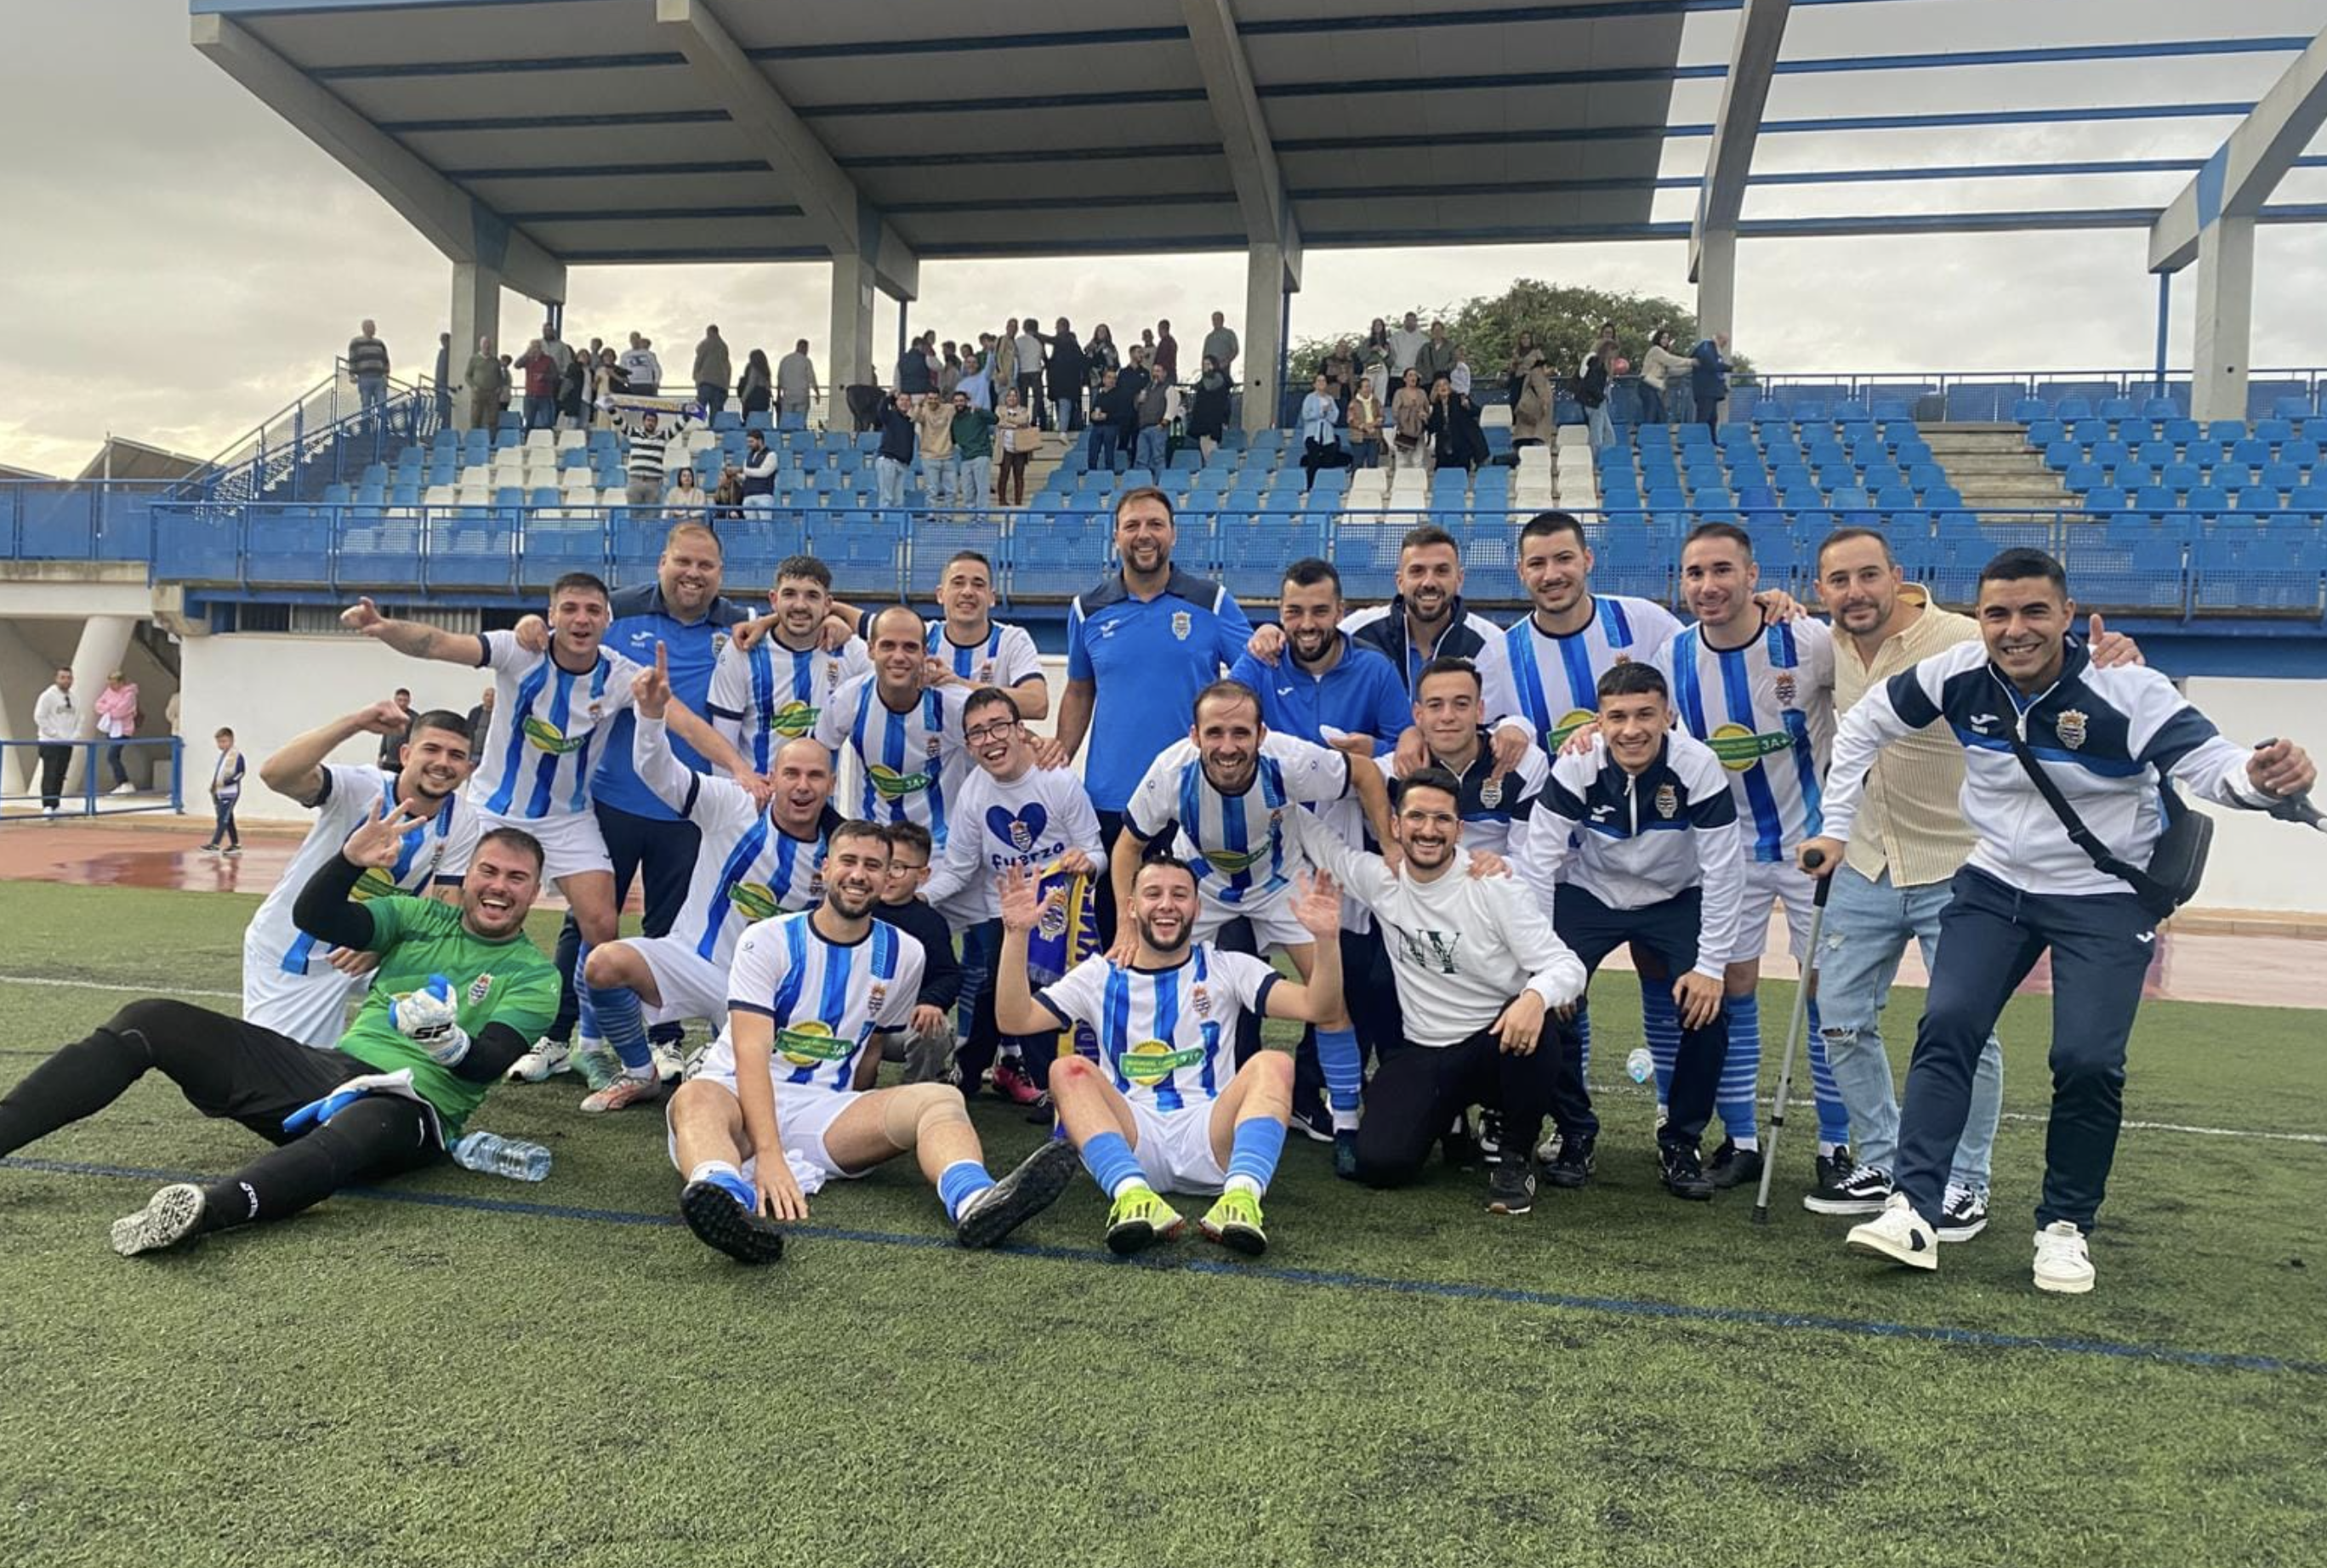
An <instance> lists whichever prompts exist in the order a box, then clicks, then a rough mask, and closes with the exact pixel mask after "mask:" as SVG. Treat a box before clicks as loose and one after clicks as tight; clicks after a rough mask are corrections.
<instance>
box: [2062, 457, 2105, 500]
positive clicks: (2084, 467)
mask: <svg viewBox="0 0 2327 1568" xmlns="http://www.w3.org/2000/svg"><path fill="white" fill-rule="evenodd" d="M2103 477H2104V476H2103V474H2102V471H2101V465H2100V464H2099V463H2097V462H2072V463H2070V465H2069V466H2068V468H2067V469H2066V470H2065V471H2063V472H2062V474H2061V483H2062V484H2063V485H2065V486H2066V487H2067V488H2068V490H2069V493H2070V494H2071V495H2081V494H2082V493H2084V492H2085V491H2087V490H2091V489H2092V488H2093V487H2094V486H2096V485H2098V484H2099V483H2100V482H2101V481H2102V478H2103Z"/></svg>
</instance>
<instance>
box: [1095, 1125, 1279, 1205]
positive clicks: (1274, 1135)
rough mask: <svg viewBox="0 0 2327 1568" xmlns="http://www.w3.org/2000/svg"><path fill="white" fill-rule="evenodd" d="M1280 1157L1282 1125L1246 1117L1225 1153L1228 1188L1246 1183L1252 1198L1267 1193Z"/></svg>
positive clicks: (1238, 1126)
mask: <svg viewBox="0 0 2327 1568" xmlns="http://www.w3.org/2000/svg"><path fill="white" fill-rule="evenodd" d="M1126 1152H1127V1151H1126ZM1282 1153H1285V1124H1284V1123H1283V1122H1280V1121H1278V1120H1277V1119H1276V1117H1274V1116H1247V1117H1246V1118H1245V1119H1244V1120H1243V1121H1241V1122H1238V1124H1237V1125H1236V1142H1235V1143H1234V1144H1232V1145H1231V1146H1230V1147H1229V1181H1228V1184H1229V1186H1231V1187H1233V1186H1235V1185H1236V1184H1237V1183H1238V1182H1239V1181H1247V1182H1250V1183H1251V1184H1252V1190H1253V1193H1254V1195H1255V1196H1256V1197H1257V1196H1258V1195H1259V1194H1261V1193H1263V1192H1266V1191H1267V1190H1268V1180H1269V1178H1270V1177H1272V1176H1274V1175H1276V1160H1277V1156H1278V1155H1280V1154H1282Z"/></svg>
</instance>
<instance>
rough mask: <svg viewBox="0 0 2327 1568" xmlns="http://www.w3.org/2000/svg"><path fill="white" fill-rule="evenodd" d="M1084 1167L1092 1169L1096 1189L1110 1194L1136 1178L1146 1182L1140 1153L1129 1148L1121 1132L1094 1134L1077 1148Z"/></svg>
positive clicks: (1118, 1192)
mask: <svg viewBox="0 0 2327 1568" xmlns="http://www.w3.org/2000/svg"><path fill="white" fill-rule="evenodd" d="M1080 1153H1081V1154H1082V1157H1083V1169H1084V1170H1086V1171H1089V1172H1090V1173H1091V1180H1092V1181H1096V1182H1098V1190H1100V1191H1101V1192H1104V1193H1106V1194H1107V1196H1108V1197H1109V1198H1113V1197H1116V1196H1117V1195H1118V1194H1120V1193H1121V1192H1122V1190H1124V1188H1126V1187H1127V1186H1130V1185H1132V1184H1133V1183H1135V1182H1137V1183H1141V1184H1145V1181H1146V1180H1147V1178H1146V1177H1145V1176H1143V1175H1141V1174H1140V1173H1139V1156H1138V1155H1136V1154H1135V1153H1132V1152H1131V1145H1130V1144H1129V1143H1126V1142H1125V1140H1124V1136H1123V1134H1121V1133H1116V1132H1106V1133H1098V1134H1093V1135H1092V1136H1091V1137H1090V1138H1089V1140H1087V1141H1086V1142H1085V1143H1084V1144H1083V1146H1082V1149H1081V1151H1080Z"/></svg>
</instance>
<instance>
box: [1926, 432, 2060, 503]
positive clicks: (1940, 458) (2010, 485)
mask: <svg viewBox="0 0 2327 1568" xmlns="http://www.w3.org/2000/svg"><path fill="white" fill-rule="evenodd" d="M1920 429H1921V431H1922V435H1923V439H1924V441H1925V442H1927V443H1930V448H1931V457H1932V459H1933V461H1935V462H1938V463H1939V466H1940V467H1941V468H1943V469H1945V470H1946V471H1947V475H1948V482H1949V484H1952V485H1954V486H1955V487H1956V490H1958V492H1959V493H1960V494H1961V495H1962V496H1963V499H1964V505H1965V506H1966V507H1967V508H1969V509H1971V510H1972V511H1974V512H1977V513H1978V514H1979V515H1980V516H1981V517H1982V518H1987V517H1988V516H1989V514H1991V513H1995V514H1998V515H1997V516H1996V517H1995V520H1996V521H1998V522H2009V521H2012V520H2014V519H2013V518H2011V517H2010V516H2009V515H2008V514H2011V513H2014V512H2026V511H2029V510H2044V511H2058V510H2063V509H2065V510H2070V511H2073V510H2076V509H2078V508H2079V506H2080V505H2081V502H2080V500H2079V498H2077V497H2075V496H2072V495H2070V494H2069V492H2068V490H2066V489H2065V488H2064V487H2063V486H2062V484H2061V476H2060V475H2059V474H2057V473H2055V472H2053V471H2051V469H2048V468H2046V467H2045V466H2044V459H2043V457H2042V454H2041V453H2035V452H2032V451H2030V450H2029V447H2028V438H2027V434H2026V432H2025V431H2023V429H2022V427H2021V426H2019V425H1922V426H1920Z"/></svg>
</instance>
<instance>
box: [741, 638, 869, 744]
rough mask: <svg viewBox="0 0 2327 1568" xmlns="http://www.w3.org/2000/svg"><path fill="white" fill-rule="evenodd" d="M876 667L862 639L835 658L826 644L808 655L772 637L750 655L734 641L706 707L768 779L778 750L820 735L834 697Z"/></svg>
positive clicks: (854, 640) (848, 644)
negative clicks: (818, 728) (819, 725)
mask: <svg viewBox="0 0 2327 1568" xmlns="http://www.w3.org/2000/svg"><path fill="white" fill-rule="evenodd" d="M872 667H873V661H872V658H871V656H870V655H868V654H867V653H866V652H865V650H864V639H863V638H859V637H852V638H850V639H848V640H847V642H846V643H844V644H843V645H842V646H841V647H840V648H839V649H837V650H835V651H831V652H827V651H826V649H825V648H824V646H823V645H822V644H821V643H818V645H817V646H816V647H814V648H812V649H808V650H807V651H806V652H799V651H795V650H794V649H789V648H786V647H785V646H784V645H783V644H782V643H780V642H778V641H777V640H776V639H774V638H773V637H772V636H771V637H762V638H761V639H759V640H758V641H757V642H755V643H753V644H752V648H751V651H750V652H748V653H747V652H745V651H743V649H739V648H737V647H736V646H735V644H734V642H733V641H732V640H731V641H729V642H727V643H726V644H725V645H724V646H723V647H722V648H721V649H719V659H718V662H717V663H716V664H715V665H714V666H713V667H712V669H711V695H710V696H709V698H708V699H707V700H706V705H707V706H708V707H709V708H710V710H711V712H710V714H709V718H710V722H711V727H712V728H713V729H715V730H717V731H718V732H719V733H720V734H722V735H723V736H724V737H725V738H726V739H727V741H728V742H730V743H731V744H733V745H734V748H735V750H736V751H739V752H741V753H742V754H743V760H744V761H746V762H749V763H750V764H751V765H752V771H754V772H757V773H765V772H766V771H767V770H768V766H769V764H770V763H771V761H774V759H775V754H776V750H777V748H778V747H780V746H781V745H782V744H783V743H784V742H786V741H797V740H799V738H800V737H801V736H802V735H813V734H815V733H816V725H817V720H818V717H820V716H821V715H822V714H823V712H824V708H825V705H826V704H827V703H829V702H831V701H832V696H833V694H834V693H835V692H837V691H838V690H839V689H840V688H841V686H844V685H846V683H847V682H849V681H851V680H853V679H855V677H858V676H860V675H863V674H864V672H865V671H867V670H869V669H871V668H872Z"/></svg>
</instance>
